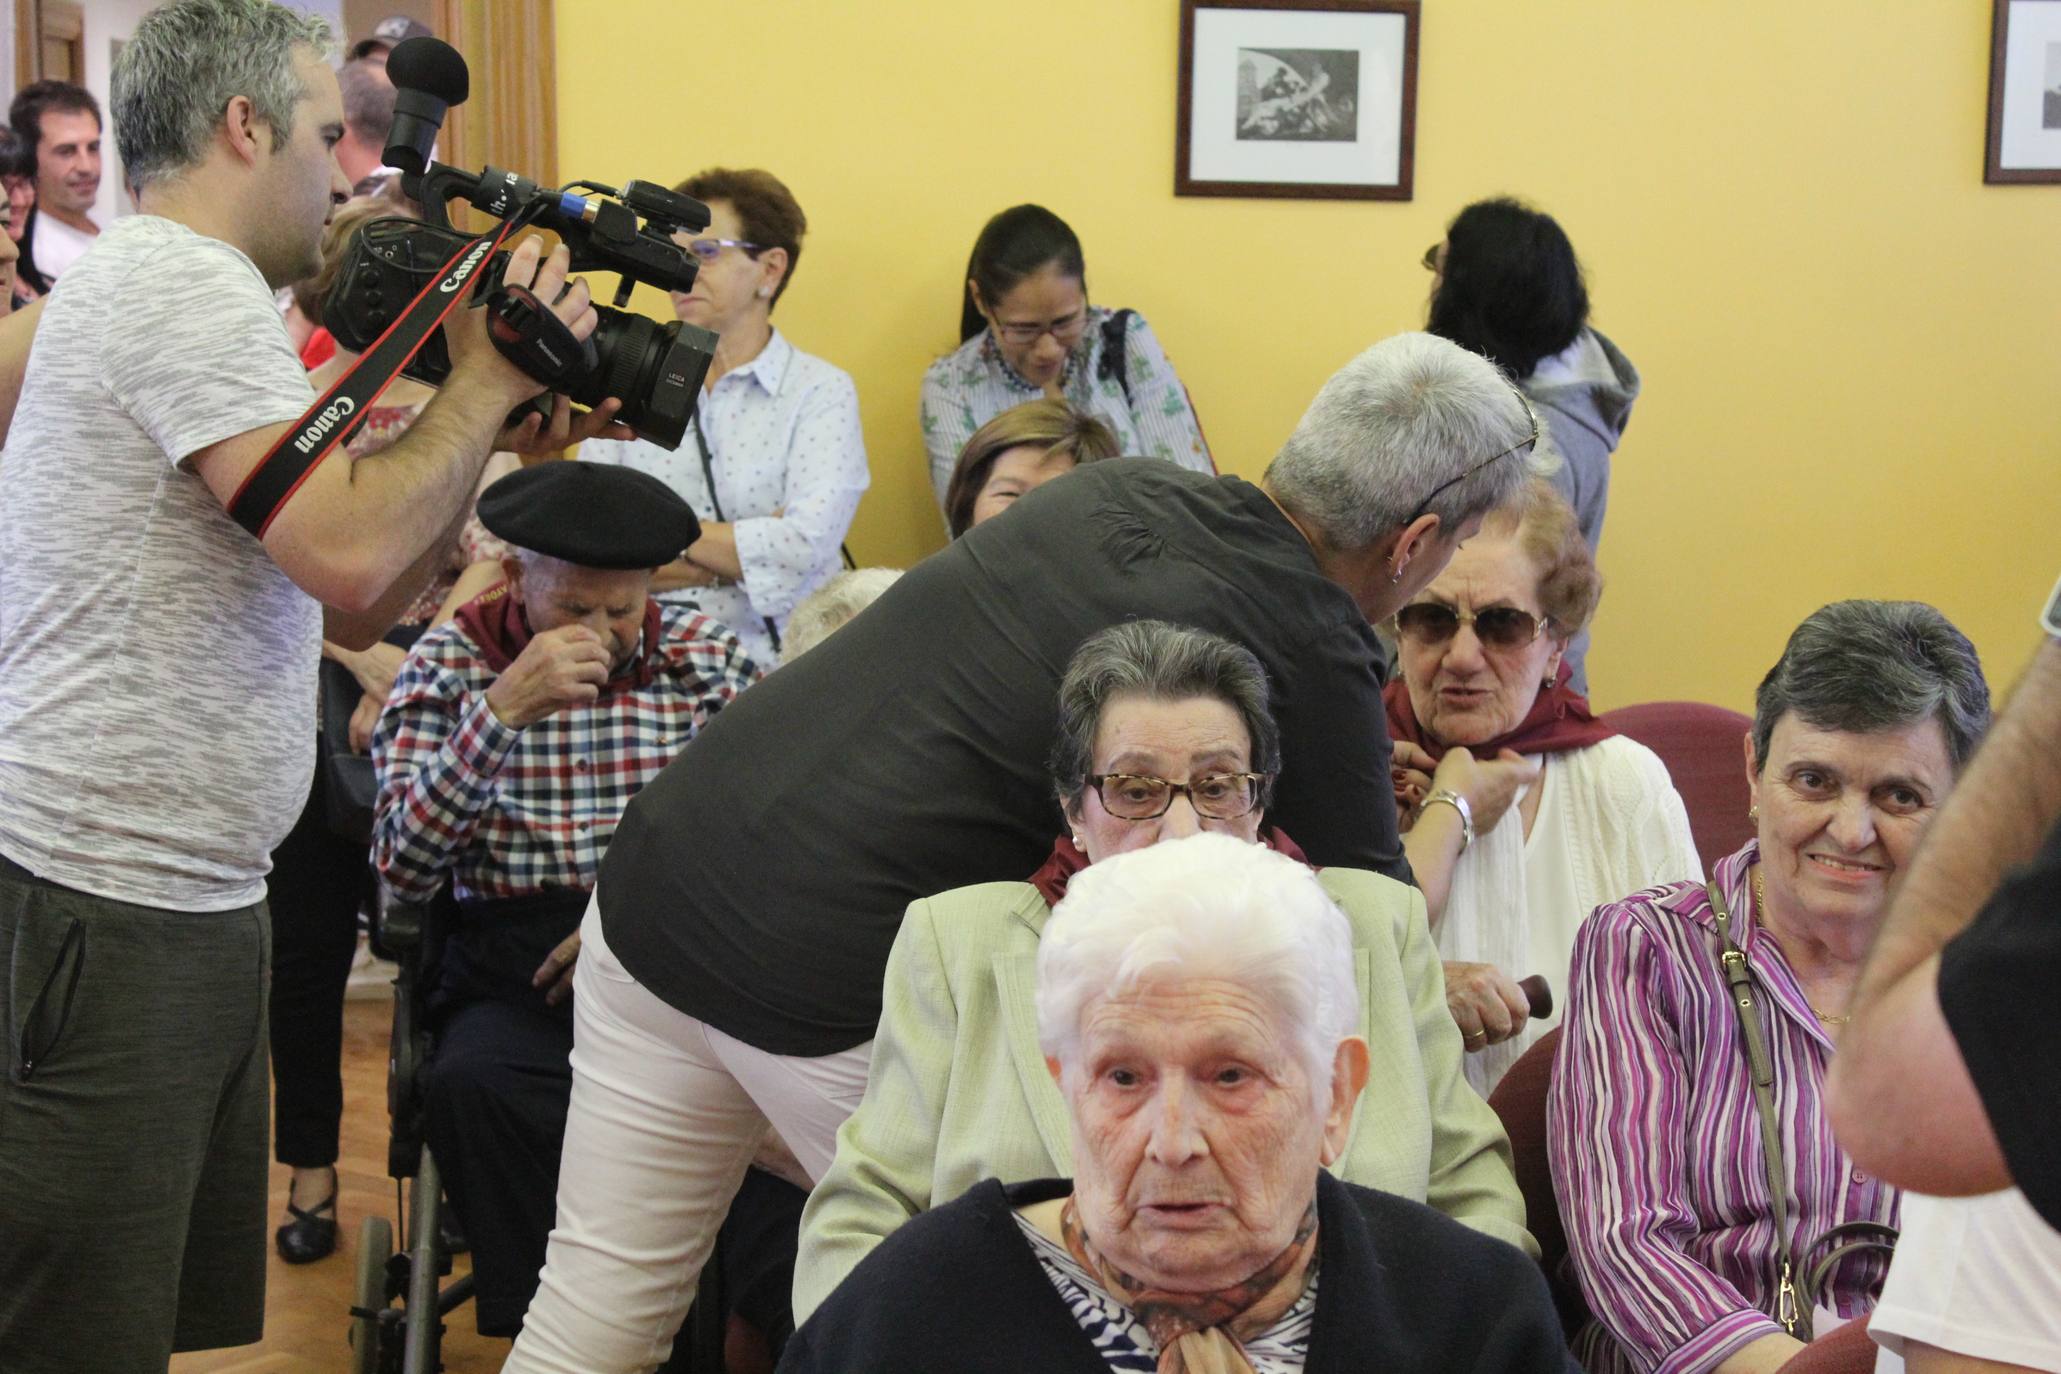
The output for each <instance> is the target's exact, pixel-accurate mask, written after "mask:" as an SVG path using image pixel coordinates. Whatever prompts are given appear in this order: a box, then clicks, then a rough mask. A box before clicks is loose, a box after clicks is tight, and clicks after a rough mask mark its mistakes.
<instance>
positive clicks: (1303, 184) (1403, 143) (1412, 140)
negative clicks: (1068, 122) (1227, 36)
mask: <svg viewBox="0 0 2061 1374" xmlns="http://www.w3.org/2000/svg"><path fill="white" fill-rule="evenodd" d="M1197 10H1281V11H1290V12H1300V13H1324V12H1343V13H1349V14H1380V15H1400V16H1401V17H1402V20H1403V45H1402V46H1403V52H1402V59H1403V61H1402V82H1401V106H1402V108H1401V110H1400V111H1399V119H1398V122H1397V141H1398V147H1397V157H1396V180H1395V181H1394V182H1393V183H1388V182H1381V183H1357V182H1349V181H1223V180H1209V179H1205V178H1198V177H1195V176H1193V175H1191V168H1192V166H1193V134H1194V118H1195V115H1194V108H1193V104H1194V92H1195V14H1196V11H1197ZM1419 23H1420V0H1181V62H1180V77H1179V81H1180V88H1179V90H1178V92H1177V95H1176V98H1177V101H1178V111H1179V113H1178V116H1177V120H1176V124H1175V132H1174V194H1175V195H1177V196H1280V197H1288V198H1292V199H1315V200H1409V199H1410V198H1411V195H1412V189H1411V187H1412V176H1413V173H1414V170H1415V163H1416V146H1417V33H1418V28H1419ZM1357 94H1358V93H1357V92H1355V98H1356V99H1357Z"/></svg>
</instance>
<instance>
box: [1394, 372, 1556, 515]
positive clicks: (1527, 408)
mask: <svg viewBox="0 0 2061 1374" xmlns="http://www.w3.org/2000/svg"><path fill="white" fill-rule="evenodd" d="M1510 394H1511V395H1513V396H1515V397H1516V398H1517V404H1519V405H1521V406H1523V407H1524V414H1525V417H1526V418H1527V419H1529V420H1530V421H1531V437H1530V438H1528V439H1520V440H1519V441H1518V442H1516V443H1514V444H1512V445H1510V447H1508V448H1506V449H1504V450H1503V451H1502V452H1501V453H1496V454H1492V455H1490V456H1489V457H1487V458H1484V459H1482V460H1481V461H1480V462H1478V463H1476V464H1475V465H1474V466H1473V467H1471V468H1469V469H1467V470H1466V471H1465V472H1463V473H1461V474H1460V475H1459V476H1458V477H1453V478H1449V479H1447V480H1446V481H1443V482H1440V483H1439V484H1438V485H1437V486H1435V487H1433V488H1432V489H1431V494H1430V495H1429V496H1427V497H1425V498H1424V499H1423V500H1422V501H1420V502H1418V503H1417V509H1416V510H1415V511H1414V512H1413V513H1412V514H1411V516H1410V519H1409V520H1405V521H1403V523H1404V524H1405V525H1408V524H1409V523H1411V521H1414V520H1416V519H1418V518H1419V517H1420V516H1422V515H1424V514H1425V513H1426V512H1428V511H1429V510H1430V509H1431V503H1432V502H1433V501H1436V500H1438V498H1439V494H1440V493H1441V492H1444V491H1445V490H1446V489H1447V488H1449V487H1457V486H1459V485H1460V484H1461V483H1462V482H1464V481H1466V480H1467V479H1468V478H1470V477H1472V476H1473V475H1474V474H1475V473H1477V472H1480V471H1481V470H1482V469H1483V468H1485V467H1487V466H1488V465H1489V464H1490V463H1499V462H1501V461H1502V460H1503V459H1505V458H1508V457H1509V456H1510V455H1511V454H1513V453H1516V452H1517V451H1518V450H1519V449H1524V450H1527V451H1529V450H1534V449H1536V448H1538V446H1539V439H1540V437H1541V431H1540V429H1539V413H1538V412H1537V411H1536V410H1533V409H1532V408H1531V402H1530V401H1528V400H1526V399H1525V395H1524V393H1523V392H1521V391H1519V390H1518V389H1517V388H1516V387H1514V386H1513V387H1511V388H1510Z"/></svg>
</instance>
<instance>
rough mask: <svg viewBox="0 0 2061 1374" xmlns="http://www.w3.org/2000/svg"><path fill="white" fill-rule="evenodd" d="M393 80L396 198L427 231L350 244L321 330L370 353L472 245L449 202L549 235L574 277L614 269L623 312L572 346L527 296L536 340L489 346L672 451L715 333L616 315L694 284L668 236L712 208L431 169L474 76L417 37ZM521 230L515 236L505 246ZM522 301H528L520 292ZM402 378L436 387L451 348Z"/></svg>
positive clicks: (489, 273) (492, 267)
mask: <svg viewBox="0 0 2061 1374" xmlns="http://www.w3.org/2000/svg"><path fill="white" fill-rule="evenodd" d="M386 70H387V75H388V77H390V78H391V79H392V81H393V83H394V88H395V93H396V95H395V102H394V124H393V131H392V132H391V133H390V134H389V135H388V136H387V146H386V152H385V159H386V164H387V165H388V166H389V167H397V168H399V169H400V170H401V188H402V190H404V191H406V192H407V194H408V195H409V197H410V198H411V199H413V200H414V201H416V202H417V203H418V204H420V205H421V206H422V212H423V218H422V219H420V220H413V219H404V218H398V217H396V218H392V219H377V220H373V221H371V222H370V223H368V224H366V225H365V226H364V228H363V229H361V230H360V231H359V232H358V234H357V235H356V236H355V237H354V238H353V239H352V241H351V243H350V246H349V248H348V249H347V250H346V255H345V258H344V263H343V266H342V268H341V269H340V270H339V271H338V273H337V278H336V285H335V286H334V287H332V288H331V290H330V292H329V299H328V300H327V301H326V302H325V303H324V305H323V308H322V323H323V324H324V325H326V326H327V327H328V329H329V332H330V333H332V334H334V335H335V336H336V341H337V343H338V344H339V345H340V346H342V347H344V348H347V349H350V350H351V351H352V352H354V353H363V352H365V351H366V350H367V349H369V348H370V347H371V346H372V345H373V344H374V343H375V342H376V341H377V340H378V339H379V337H380V335H382V334H384V333H385V332H386V330H387V327H388V326H389V325H391V324H392V323H393V322H394V320H395V319H396V318H397V317H398V316H399V315H400V313H401V312H402V311H403V310H404V309H406V308H407V306H408V303H409V302H410V301H412V300H414V299H415V297H416V296H417V295H418V294H419V293H420V292H421V291H422V289H423V288H424V287H425V286H427V285H428V284H429V283H430V282H431V281H432V280H433V279H434V278H435V277H436V276H437V274H438V273H439V272H440V271H442V270H443V269H444V268H445V266H446V265H447V264H449V263H450V262H451V261H452V260H453V258H454V257H455V256H456V255H457V253H458V251H459V250H460V249H462V248H463V247H464V246H465V245H466V244H467V243H469V242H471V240H472V238H473V236H472V235H468V234H463V233H460V232H459V231H457V230H456V229H453V228H452V227H451V221H450V217H449V215H448V214H447V213H446V211H445V206H446V204H447V203H448V202H449V201H451V200H452V199H455V198H458V197H463V198H464V199H465V200H466V201H467V202H468V203H469V204H471V205H473V206H475V207H476V208H478V209H480V210H482V211H484V212H485V213H487V214H489V215H492V216H493V217H494V218H496V219H499V220H513V221H515V225H514V227H515V228H522V227H527V226H529V225H535V226H537V227H539V228H544V229H550V230H553V231H555V232H556V233H557V234H558V236H559V237H560V238H561V239H563V240H564V241H565V245H566V247H567V248H568V249H569V250H571V254H572V270H573V271H574V272H596V271H601V272H614V273H616V274H617V275H618V276H619V277H620V278H621V284H620V285H619V286H618V287H617V289H616V293H615V306H616V308H615V309H610V308H608V307H607V306H604V305H602V304H600V303H599V302H598V301H597V302H596V303H595V307H594V309H595V313H596V314H598V315H599V316H600V324H599V326H598V327H597V328H596V329H595V330H594V333H593V334H592V335H591V336H589V337H588V338H587V339H586V340H585V341H579V340H575V339H573V338H571V336H570V331H567V330H565V328H564V326H563V325H561V324H559V323H558V322H557V320H556V317H555V316H551V315H550V312H549V311H548V309H545V308H542V307H543V306H544V305H545V304H547V303H539V302H537V301H536V300H535V298H534V297H527V301H528V304H529V306H530V307H531V309H530V321H529V323H530V326H531V329H532V331H533V333H534V332H536V331H542V332H549V331H557V333H556V337H555V338H542V339H540V338H537V337H530V338H528V339H526V340H523V341H522V342H524V343H526V344H527V345H528V347H527V348H519V347H516V346H514V343H515V341H514V340H513V338H512V336H511V333H510V331H509V329H508V328H506V327H505V326H504V325H503V324H502V322H501V320H498V319H497V321H496V322H495V325H496V327H495V329H494V331H493V332H494V335H495V343H496V344H497V346H499V347H500V348H501V351H502V352H503V353H504V354H506V355H507V356H508V357H509V358H511V359H512V360H513V361H514V362H515V363H516V364H517V365H518V366H520V367H522V369H523V370H524V371H525V372H527V373H528V374H529V375H530V376H532V377H534V378H536V379H537V380H538V381H540V382H543V383H545V384H546V385H547V386H549V387H550V388H551V389H552V390H554V391H557V392H560V393H563V394H564V395H565V396H566V397H568V398H569V399H571V400H572V401H573V402H575V403H576V404H579V405H583V406H587V407H589V408H591V407H593V406H597V405H599V404H600V403H601V402H602V401H603V400H605V399H606V398H608V397H610V396H614V397H616V398H618V399H619V400H621V401H622V410H621V411H620V412H619V413H618V414H617V415H616V419H617V420H619V421H621V422H622V423H623V424H626V425H628V426H630V427H631V428H632V429H634V430H636V431H637V433H638V434H639V435H641V436H642V437H644V438H646V439H649V440H651V441H652V442H653V443H657V444H662V445H664V446H665V447H666V448H677V447H679V444H680V439H681V437H682V436H683V435H685V433H686V432H687V424H688V421H689V420H690V419H692V418H693V415H694V405H695V402H696V400H697V399H698V397H699V396H700V394H701V383H702V379H703V378H704V377H705V376H707V375H708V368H709V362H710V360H711V359H713V358H714V356H715V349H716V335H715V334H714V333H713V332H711V331H709V330H706V329H701V328H698V327H697V326H695V325H691V324H683V323H681V322H679V321H677V320H675V321H672V322H670V323H667V324H659V323H658V322H656V321H655V320H652V319H651V318H649V317H648V316H645V315H639V314H634V313H632V312H630V311H627V310H624V309H622V307H623V306H625V305H627V304H629V299H630V290H631V288H632V287H633V286H635V285H636V284H637V283H638V282H645V283H648V284H650V285H652V286H656V287H658V288H660V289H661V290H665V291H685V290H687V289H688V288H689V287H691V286H692V285H693V284H694V273H695V264H694V259H693V257H692V256H691V255H689V254H688V253H687V252H686V251H685V250H684V249H682V248H681V247H680V246H679V245H678V244H676V243H674V242H673V239H672V236H673V235H674V234H675V233H677V232H680V231H682V230H684V231H686V232H688V233H699V232H700V231H701V230H703V229H706V228H707V227H708V222H709V212H708V207H707V206H705V205H703V204H702V203H701V202H700V201H697V200H691V199H689V198H688V197H686V196H682V195H677V194H675V193H674V192H672V191H668V190H666V189H665V188H664V187H662V186H655V185H652V184H651V183H649V182H644V181H633V182H631V183H629V184H628V185H627V186H624V187H623V188H622V189H621V190H620V191H617V190H615V189H614V188H612V187H608V186H600V185H596V184H594V183H592V182H576V183H574V184H573V185H574V187H576V188H577V189H578V190H580V191H585V192H589V193H590V194H585V195H580V194H574V193H573V190H572V189H570V188H569V189H567V190H564V191H554V190H550V189H548V188H543V187H539V186H538V185H537V184H536V183H535V182H533V181H531V180H529V179H528V178H527V177H523V176H518V175H517V174H515V173H514V172H504V171H501V170H499V169H498V168H494V167H488V168H485V169H483V170H482V171H480V172H478V173H477V174H474V173H470V172H464V171H460V170H459V169H458V168H455V167H447V166H445V165H444V164H443V163H440V162H432V161H431V160H430V156H429V154H430V150H431V148H432V146H433V145H434V144H435V142H436V136H437V131H438V130H439V129H441V128H442V127H443V123H444V114H445V112H446V110H448V109H449V108H450V107H451V106H453V105H458V104H462V103H463V102H464V100H465V97H466V95H467V94H468V89H469V85H470V77H469V74H468V73H467V71H466V68H465V59H464V58H463V57H461V56H459V54H458V51H457V49H455V48H453V47H451V46H450V45H449V44H448V43H443V42H440V41H438V40H437V39H434V38H411V39H408V40H407V41H406V42H404V43H401V44H399V45H398V46H396V47H395V48H394V50H393V52H392V54H391V55H390V56H389V57H388V58H387V66H386ZM512 239H513V231H512V230H511V233H510V241H512ZM507 261H508V254H507V253H506V252H505V251H503V252H499V253H496V254H494V256H493V257H492V258H491V259H489V260H488V261H487V263H486V264H485V265H484V268H483V270H481V271H479V272H478V273H477V275H476V276H475V278H474V287H473V299H474V300H475V301H477V300H483V299H486V298H488V297H489V296H490V295H493V294H494V293H495V292H497V290H498V289H499V288H500V285H501V271H502V268H503V267H504V266H505V265H506V263H507ZM520 294H522V295H524V296H527V293H520ZM403 372H404V374H405V375H407V376H410V377H413V378H415V379H416V380H417V381H421V382H426V383H428V384H429V385H430V386H437V385H440V384H441V383H442V382H443V380H444V379H445V378H446V377H448V376H449V375H450V373H451V355H450V349H449V347H448V346H447V345H446V343H445V341H444V331H443V330H442V329H441V328H440V329H438V330H437V331H436V332H435V333H433V334H431V335H430V336H429V338H428V340H427V341H425V342H424V343H423V345H422V347H421V349H420V350H419V351H417V353H416V354H415V357H414V359H413V360H412V361H410V362H409V364H408V366H407V367H406V368H404V369H403Z"/></svg>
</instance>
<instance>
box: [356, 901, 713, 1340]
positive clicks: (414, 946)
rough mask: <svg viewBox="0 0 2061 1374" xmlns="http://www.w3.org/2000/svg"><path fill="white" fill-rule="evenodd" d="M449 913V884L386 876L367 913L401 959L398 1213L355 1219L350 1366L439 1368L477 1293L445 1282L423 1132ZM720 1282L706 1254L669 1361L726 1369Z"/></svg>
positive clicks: (466, 1284) (395, 1155)
mask: <svg viewBox="0 0 2061 1374" xmlns="http://www.w3.org/2000/svg"><path fill="white" fill-rule="evenodd" d="M456 919H457V903H456V901H455V900H454V899H453V898H452V897H451V895H450V890H449V888H448V887H447V888H445V889H444V890H443V891H442V892H440V893H439V894H438V895H437V896H436V897H435V898H433V899H431V900H430V901H428V902H408V901H403V900H401V899H400V898H397V897H395V896H394V895H393V894H392V893H391V892H389V891H387V890H386V888H385V886H384V884H382V885H381V886H380V891H379V900H378V902H377V904H376V906H375V909H374V912H373V914H372V920H371V930H370V937H371V945H372V950H373V952H374V953H375V954H377V955H378V956H379V957H381V958H383V959H389V960H391V961H393V962H394V963H395V964H396V965H397V966H398V968H399V973H398V974H397V975H396V976H395V978H394V1019H393V1032H392V1039H391V1041H390V1045H389V1049H388V1055H387V1087H386V1097H387V1116H388V1119H389V1123H390V1125H389V1130H390V1134H389V1137H388V1141H387V1162H386V1170H387V1174H388V1176H389V1177H391V1178H392V1179H393V1180H394V1181H395V1185H396V1186H395V1201H396V1206H397V1208H398V1211H399V1216H398V1218H397V1219H389V1218H387V1217H384V1216H379V1215H373V1216H368V1217H366V1218H365V1220H364V1222H363V1223H362V1224H361V1225H360V1228H359V1232H358V1250H357V1273H356V1277H355V1282H354V1284H353V1286H352V1290H351V1291H352V1299H351V1309H350V1313H351V1327H350V1343H351V1362H350V1370H351V1374H436V1371H438V1370H440V1369H442V1368H443V1361H442V1358H441V1354H440V1351H441V1348H442V1342H443V1333H444V1318H445V1317H447V1316H449V1315H450V1314H451V1313H452V1312H453V1311H455V1310H457V1309H458V1308H459V1307H461V1306H463V1305H464V1304H465V1303H466V1302H468V1301H470V1300H471V1298H472V1295H473V1281H472V1277H471V1275H469V1274H468V1275H464V1276H461V1277H459V1278H457V1279H453V1280H451V1282H449V1283H445V1282H444V1280H446V1279H449V1278H450V1275H451V1268H452V1265H451V1256H450V1254H449V1253H447V1252H446V1250H445V1248H444V1244H443V1239H442V1236H443V1222H444V1216H445V1211H444V1209H445V1208H446V1207H447V1206H449V1203H448V1202H447V1201H446V1200H445V1198H444V1195H443V1185H442V1181H441V1178H440V1175H439V1174H438V1171H437V1163H436V1159H435V1157H434V1156H433V1155H432V1153H431V1151H430V1150H429V1148H428V1146H427V1145H426V1144H425V1143H424V1140H423V1112H424V1096H423V1084H424V1082H425V1079H426V1077H427V1070H428V1065H429V1060H430V1056H431V1054H432V1052H433V1050H434V1043H433V1037H432V1036H431V1034H430V1031H429V1028H428V1026H429V1015H428V1002H429V996H430V994H431V992H433V991H434V990H435V988H436V986H437V979H438V976H439V973H440V971H441V968H442V958H443V950H444V944H445V941H446V939H447V938H448V936H449V933H450V931H451V929H452V928H453V925H454V924H455V921H456ZM395 1220H398V1222H399V1226H398V1228H397V1227H396V1224H395ZM397 1233H398V1234H399V1235H400V1237H401V1239H402V1247H401V1248H399V1249H396V1247H395V1236H396V1234H397ZM720 1244H721V1242H720V1240H719V1241H718V1246H719V1247H720ZM722 1287H723V1281H722V1264H721V1263H720V1255H719V1254H711V1255H710V1257H709V1262H708V1264H707V1265H706V1266H704V1268H703V1270H702V1275H701V1283H700V1287H699V1288H698V1289H697V1290H696V1293H695V1301H694V1305H693V1307H692V1308H691V1309H690V1310H689V1311H688V1314H687V1320H686V1322H685V1323H684V1324H683V1326H682V1327H681V1337H680V1339H679V1340H678V1341H677V1342H676V1344H675V1346H674V1351H673V1358H672V1360H671V1361H669V1362H668V1363H667V1364H666V1365H665V1366H664V1369H665V1370H667V1371H672V1372H673V1374H688V1372H689V1371H692V1372H693V1374H722V1371H723V1370H724V1368H725V1364H724V1347H725V1339H726V1334H727V1324H726V1319H725V1313H726V1311H727V1307H726V1304H725V1300H724V1294H723V1292H722Z"/></svg>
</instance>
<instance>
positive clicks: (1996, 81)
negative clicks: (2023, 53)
mask: <svg viewBox="0 0 2061 1374" xmlns="http://www.w3.org/2000/svg"><path fill="white" fill-rule="evenodd" d="M2031 2H2032V3H2036V4H2052V5H2054V6H2055V7H2056V8H2057V9H2061V0H2031ZM1991 3H1992V6H1993V8H1992V10H1991V14H1990V52H1989V129H1988V138H1987V139H1986V144H1987V150H1988V151H1987V154H1986V156H1985V158H1984V161H1983V169H1982V179H1983V181H1985V182H1987V183H1988V184H1990V185H1992V186H2012V185H2021V186H2022V185H2028V184H2038V183H2043V182H2044V183H2061V166H2057V167H2006V166H2005V165H2004V87H2005V80H2006V77H2007V75H2008V72H2009V67H2010V61H2011V6H2012V4H2013V3H2014V0H1991Z"/></svg>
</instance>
